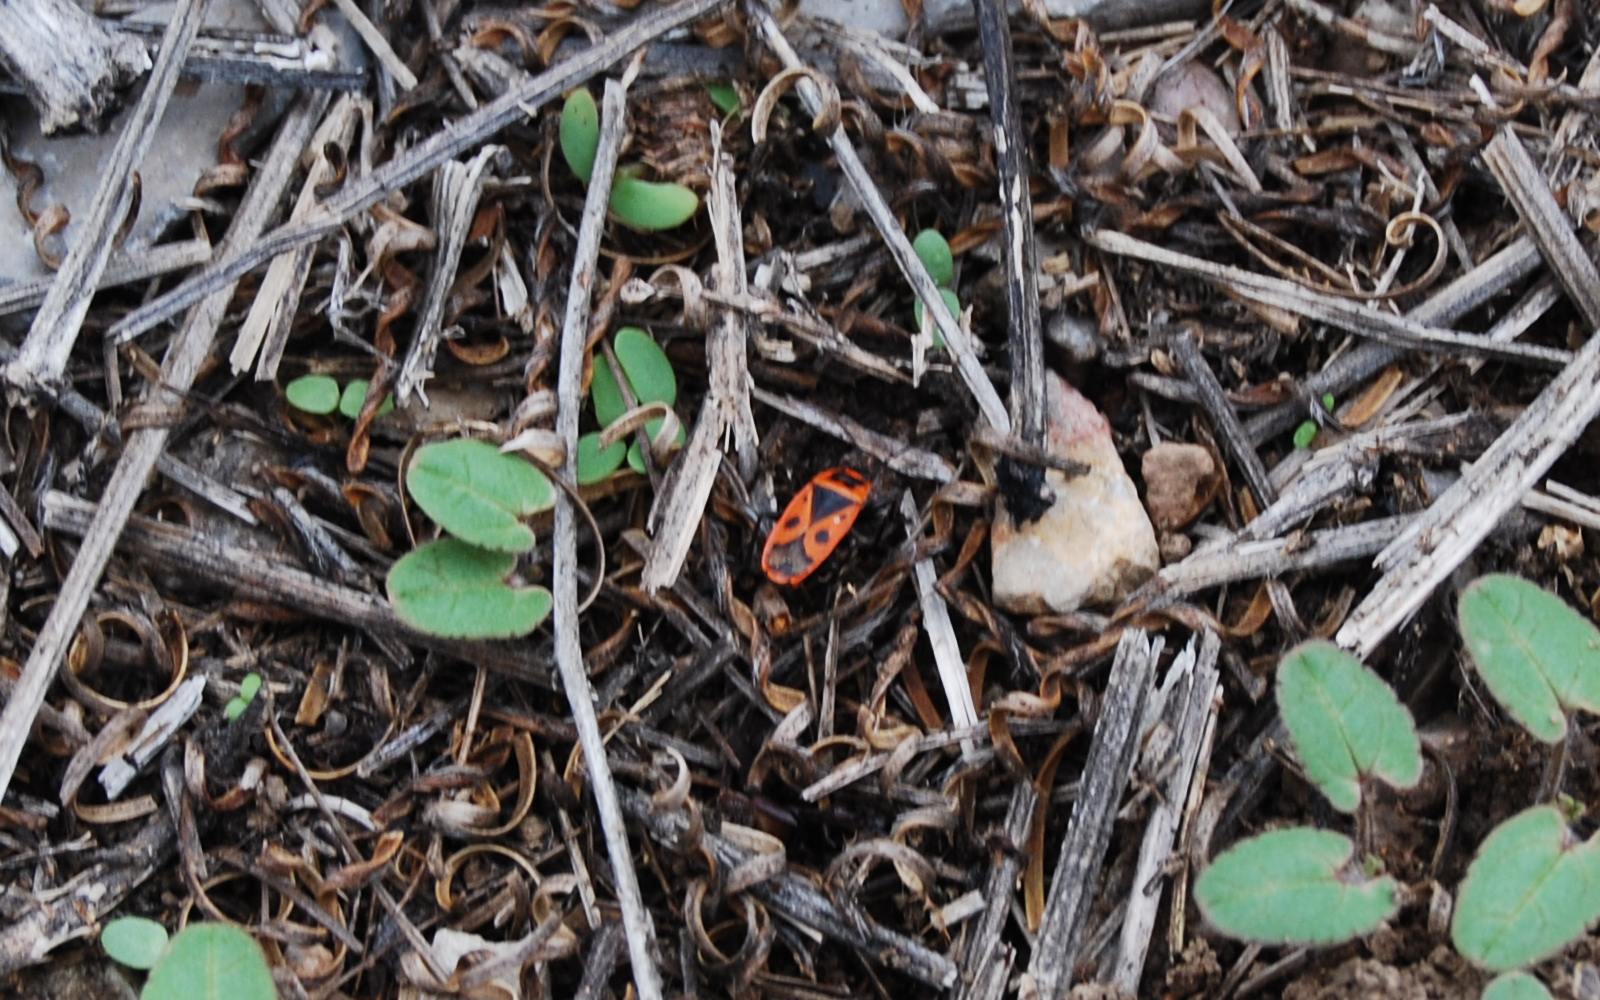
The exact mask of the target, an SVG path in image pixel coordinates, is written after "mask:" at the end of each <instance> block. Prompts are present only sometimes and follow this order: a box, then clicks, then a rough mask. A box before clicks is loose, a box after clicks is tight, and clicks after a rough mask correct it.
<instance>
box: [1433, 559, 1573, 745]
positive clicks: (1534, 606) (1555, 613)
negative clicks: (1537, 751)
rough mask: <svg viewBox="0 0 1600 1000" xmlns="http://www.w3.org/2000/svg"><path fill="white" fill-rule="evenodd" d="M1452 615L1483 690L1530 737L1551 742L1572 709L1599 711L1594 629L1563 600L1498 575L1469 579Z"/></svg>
mask: <svg viewBox="0 0 1600 1000" xmlns="http://www.w3.org/2000/svg"><path fill="white" fill-rule="evenodd" d="M1458 611H1459V617H1460V619H1461V636H1462V638H1463V639H1464V640H1466V646H1467V651H1468V652H1469V653H1470V654H1471V658H1472V663H1473V665H1474V666H1475V667H1477V669H1478V673H1479V674H1480V675H1482V677H1483V679H1484V682H1485V683H1486V684H1487V685H1488V686H1489V691H1490V693H1491V694H1493V695H1494V696H1495V699H1496V700H1498V701H1499V702H1500V704H1502V705H1504V706H1505V708H1506V711H1508V712H1510V713H1511V716H1512V718H1514V719H1516V720H1517V721H1518V722H1520V723H1522V725H1523V726H1524V727H1526V728H1527V730H1528V731H1529V732H1530V733H1532V734H1533V735H1534V736H1536V737H1537V738H1539V739H1541V740H1543V741H1544V742H1546V743H1555V742H1558V741H1560V740H1561V739H1562V738H1563V737H1565V736H1566V734H1567V716H1568V715H1569V714H1571V713H1572V712H1573V711H1576V710H1578V709H1583V710H1584V711H1587V712H1600V630H1597V629H1596V628H1595V627H1594V625H1592V624H1590V623H1589V622H1588V621H1586V620H1584V618H1583V617H1582V616H1581V615H1579V614H1578V612H1576V611H1574V610H1573V609H1572V608H1571V607H1570V606H1568V604H1567V603H1566V602H1565V601H1563V600H1561V599H1560V598H1559V597H1556V596H1555V595H1554V594H1551V593H1549V592H1548V591H1545V590H1543V589H1541V588H1539V587H1537V586H1535V585H1534V584H1532V583H1529V582H1528V581H1527V580H1523V579H1520V578H1518V577H1514V576H1505V575H1498V574H1497V575H1493V576H1486V577H1483V578H1481V579H1479V580H1476V581H1474V582H1473V584H1472V585H1471V586H1469V587H1468V588H1467V589H1466V590H1465V591H1464V592H1463V593H1462V594H1461V603H1460V607H1459V609H1458Z"/></svg>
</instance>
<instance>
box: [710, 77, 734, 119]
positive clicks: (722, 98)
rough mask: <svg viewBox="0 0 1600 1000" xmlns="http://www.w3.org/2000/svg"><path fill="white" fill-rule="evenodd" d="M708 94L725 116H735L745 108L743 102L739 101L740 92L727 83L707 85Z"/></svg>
mask: <svg viewBox="0 0 1600 1000" xmlns="http://www.w3.org/2000/svg"><path fill="white" fill-rule="evenodd" d="M706 94H707V95H709V96H710V98H711V103H712V104H715V105H716V106H717V110H718V111H720V112H722V113H723V114H724V115H731V114H735V113H736V112H738V110H739V108H740V107H742V106H743V102H742V101H740V100H739V91H738V90H737V89H735V88H734V87H732V86H730V85H729V84H726V83H708V84H706Z"/></svg>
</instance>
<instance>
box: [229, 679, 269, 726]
mask: <svg viewBox="0 0 1600 1000" xmlns="http://www.w3.org/2000/svg"><path fill="white" fill-rule="evenodd" d="M260 690H261V675H260V674H258V673H255V672H254V671H252V672H250V673H248V674H245V675H244V680H242V681H240V682H239V694H238V696H237V697H235V698H233V699H232V700H230V701H229V702H228V704H227V706H226V707H225V708H223V710H222V714H223V717H224V718H226V719H227V720H228V721H229V722H237V721H238V719H239V716H241V715H243V714H244V710H245V709H247V708H249V707H250V702H252V701H254V700H255V697H256V694H257V692H259V691H260Z"/></svg>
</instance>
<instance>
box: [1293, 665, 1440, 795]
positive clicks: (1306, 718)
mask: <svg viewBox="0 0 1600 1000" xmlns="http://www.w3.org/2000/svg"><path fill="white" fill-rule="evenodd" d="M1277 694H1278V711H1279V712H1280V713H1282V715H1283V721H1284V724H1285V725H1287V726H1288V727H1289V733H1290V735H1291V736H1292V737H1293V738H1294V745H1295V749H1296V750H1298V751H1299V753H1300V761H1301V764H1302V765H1303V766H1304V767H1305V770H1306V777H1308V778H1310V779H1311V780H1312V781H1313V782H1314V783H1315V784H1316V786H1317V787H1318V788H1320V789H1321V790H1322V793H1323V794H1324V795H1326V796H1327V797H1328V801H1329V802H1331V803H1333V807H1334V808H1335V809H1338V810H1339V811H1340V812H1345V813H1353V812H1355V811H1356V808H1357V807H1358V806H1359V805H1360V804H1361V783H1362V781H1363V780H1364V779H1367V778H1381V779H1382V780H1383V781H1384V782H1386V783H1387V784H1389V785H1391V786H1393V787H1395V788H1410V787H1411V786H1413V785H1415V784H1416V783H1417V779H1418V778H1420V777H1422V748H1421V744H1420V743H1419V742H1418V740H1417V730H1416V728H1415V727H1414V726H1413V725H1412V723H1411V713H1409V712H1407V711H1406V710H1405V708H1404V707H1403V706H1401V704H1400V702H1399V701H1398V700H1397V699H1396V698H1395V696H1394V691H1393V690H1391V689H1390V687H1389V685H1387V684H1385V683H1384V682H1383V678H1381V677H1379V676H1378V675H1377V674H1375V673H1373V672H1372V671H1371V670H1369V669H1367V668H1366V667H1364V666H1362V665H1361V663H1360V661H1358V660H1357V659H1356V658H1355V657H1353V656H1351V655H1350V654H1349V653H1346V652H1345V651H1344V650H1342V649H1340V648H1339V647H1338V646H1335V645H1334V644H1333V643H1331V642H1308V643H1304V644H1302V645H1300V646H1297V647H1296V648H1295V649H1293V650H1291V651H1290V653H1289V655H1288V656H1285V657H1284V658H1283V662H1282V663H1280V664H1279V665H1278V691H1277Z"/></svg>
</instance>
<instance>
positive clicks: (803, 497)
mask: <svg viewBox="0 0 1600 1000" xmlns="http://www.w3.org/2000/svg"><path fill="white" fill-rule="evenodd" d="M871 490H872V486H871V484H870V483H868V482H867V480H866V478H865V477H863V476H862V475H861V474H860V473H859V472H856V471H855V470H854V469H846V468H843V467H840V468H834V469H827V470H825V471H823V472H820V473H818V474H817V476H816V478H814V479H812V480H811V482H809V483H807V484H806V485H805V486H804V487H802V488H801V490H800V492H799V493H796V494H795V495H794V499H793V500H790V501H789V506H787V507H785V508H784V510H783V516H782V517H780V518H778V523H777V524H776V525H774V526H773V529H772V534H770V535H768V536H767V544H766V547H765V548H764V549H762V551H761V568H762V569H763V570H765V571H766V574H767V578H768V579H769V580H771V581H772V582H773V583H779V584H797V583H799V582H800V581H802V580H804V579H805V578H806V577H808V576H810V575H811V573H812V571H813V570H815V569H816V568H817V567H818V566H820V565H822V562H823V560H825V559H827V558H828V556H829V555H831V554H832V553H833V550H834V549H835V548H838V546H839V542H840V541H842V540H843V539H844V536H845V535H846V534H847V533H848V532H849V531H850V528H851V526H852V525H854V524H855V523H856V517H857V515H859V514H860V513H861V505H862V504H863V503H865V502H866V499H867V496H868V494H869V493H871Z"/></svg>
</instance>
